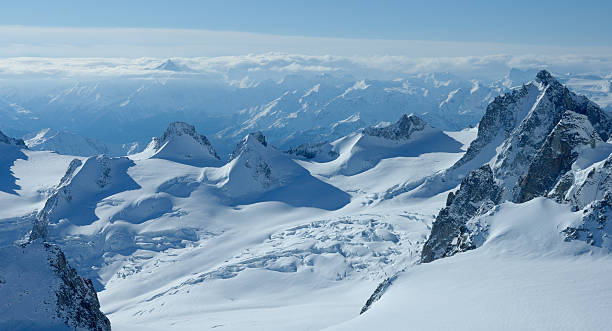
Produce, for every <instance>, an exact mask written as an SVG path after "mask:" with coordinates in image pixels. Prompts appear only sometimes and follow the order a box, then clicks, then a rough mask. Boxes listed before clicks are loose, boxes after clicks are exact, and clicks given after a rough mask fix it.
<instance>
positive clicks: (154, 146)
mask: <svg viewBox="0 0 612 331" xmlns="http://www.w3.org/2000/svg"><path fill="white" fill-rule="evenodd" d="M147 157H149V158H158V159H166V160H171V161H176V162H182V163H186V164H191V165H196V166H215V165H220V164H221V158H220V157H219V155H218V154H217V152H216V151H215V149H214V148H213V146H212V144H211V143H210V141H209V140H208V139H207V138H206V136H203V135H201V134H199V133H197V132H196V130H195V127H194V126H193V125H190V124H187V123H184V122H173V123H171V124H170V125H169V126H168V128H167V129H166V131H165V132H164V134H163V135H162V136H161V137H154V138H153V139H152V140H151V142H150V143H149V144H148V145H147V147H146V148H145V149H144V151H143V152H141V153H139V154H137V155H134V156H133V158H147Z"/></svg>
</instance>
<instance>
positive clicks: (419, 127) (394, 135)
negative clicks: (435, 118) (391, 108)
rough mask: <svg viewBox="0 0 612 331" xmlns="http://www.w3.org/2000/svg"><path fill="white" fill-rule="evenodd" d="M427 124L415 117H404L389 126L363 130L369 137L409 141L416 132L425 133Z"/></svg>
mask: <svg viewBox="0 0 612 331" xmlns="http://www.w3.org/2000/svg"><path fill="white" fill-rule="evenodd" d="M426 127H428V125H427V123H426V122H425V121H423V120H422V119H421V118H419V117H418V116H415V115H412V114H410V115H402V117H400V119H399V120H398V121H397V122H395V123H393V124H391V125H388V126H383V127H378V126H373V127H369V128H366V129H364V130H363V133H364V134H365V135H368V136H374V137H381V138H385V139H389V140H401V139H408V138H410V136H411V135H412V134H413V133H414V132H416V131H423V130H424V129H425V128H426Z"/></svg>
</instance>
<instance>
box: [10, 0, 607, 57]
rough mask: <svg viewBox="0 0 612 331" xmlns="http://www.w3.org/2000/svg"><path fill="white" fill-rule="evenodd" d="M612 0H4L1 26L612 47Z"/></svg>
mask: <svg viewBox="0 0 612 331" xmlns="http://www.w3.org/2000/svg"><path fill="white" fill-rule="evenodd" d="M611 17H612V1H606V0H601V1H589V0H582V1H575V0H574V1H565V0H557V1H550V0H530V1H525V0H513V1H493V0H488V1H481V0H476V1H459V0H456V1H440V0H427V1H410V0H404V1H384V0H378V1H355V0H353V1H344V0H335V1H334V0H328V1H321V0H309V1H289V0H283V1H278V0H260V1H255V0H253V1H234V0H223V1H197V0H182V1H181V0H175V1H169V0H164V1H159V0H147V1H144V0H122V1H118V0H105V1H82V0H74V1H63V0H56V1H48V0H38V1H28V0H20V1H6V2H4V3H3V4H2V10H1V11H0V22H2V25H25V26H68V27H152V28H191V29H208V30H231V31H242V32H257V33H266V34H280V35H300V36H317V37H347V38H368V39H372V38H375V39H404V40H432V41H469V42H475V41H476V42H502V43H527V44H534V43H538V44H541V43H545V44H549V45H564V46H567V45H576V46H581V45H588V46H610V44H612V24H611V23H610V20H611V19H612V18H611Z"/></svg>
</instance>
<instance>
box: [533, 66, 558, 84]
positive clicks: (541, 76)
mask: <svg viewBox="0 0 612 331" xmlns="http://www.w3.org/2000/svg"><path fill="white" fill-rule="evenodd" d="M535 80H536V82H539V83H542V84H545V85H553V84H555V83H556V84H559V82H558V81H557V80H556V79H555V77H553V75H551V74H550V72H548V70H544V69H543V70H540V72H538V74H537V75H536V77H535Z"/></svg>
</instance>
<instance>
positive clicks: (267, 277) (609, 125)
mask: <svg viewBox="0 0 612 331" xmlns="http://www.w3.org/2000/svg"><path fill="white" fill-rule="evenodd" d="M187 69H189V70H191V69H190V68H185V67H183V66H179V64H177V63H174V62H173V61H169V62H165V63H162V64H161V65H160V67H157V68H154V70H159V71H169V72H182V71H183V70H187ZM189 74H194V73H193V72H192V71H189ZM527 75H530V77H531V79H532V80H530V81H527V82H524V80H525V79H526V76H527ZM445 78H448V79H449V80H445ZM294 79H295V80H294V81H293V82H292V81H291V79H287V80H286V81H284V82H281V83H275V82H263V83H261V85H258V86H259V87H258V88H262V89H263V88H265V85H266V84H268V88H270V86H275V88H274V89H272V88H270V90H275V89H276V88H277V87H276V85H282V86H285V87H286V86H292V87H296V88H295V89H293V90H292V91H289V92H287V91H285V92H283V93H282V95H281V96H280V97H278V98H276V99H273V101H272V102H262V103H261V105H260V106H253V107H246V108H244V109H243V111H241V112H239V113H237V114H234V115H232V116H233V117H232V118H233V120H232V125H228V126H227V127H226V129H225V130H223V131H222V132H219V131H217V132H216V133H214V134H213V135H209V136H208V137H207V136H205V135H202V134H200V133H199V130H201V129H200V125H199V123H195V124H196V125H192V124H188V123H186V122H170V124H169V125H168V124H166V125H167V127H166V129H165V130H161V129H160V130H159V132H157V133H154V134H152V136H155V137H154V138H152V139H151V140H150V142H149V143H148V145H146V147H145V148H144V149H143V150H142V151H138V153H130V155H127V154H128V153H119V154H124V155H126V156H118V155H119V154H114V155H113V153H107V152H105V150H104V149H103V148H102V150H97V149H96V147H95V146H96V144H95V143H94V144H89V143H87V144H81V143H80V142H88V141H89V140H87V139H85V140H82V139H79V138H74V139H69V140H68V143H66V144H68V145H69V146H71V147H72V146H79V148H78V149H74V151H79V153H76V152H75V153H74V154H72V155H71V154H70V151H71V150H70V149H62V150H60V149H61V148H64V147H66V146H62V144H59V145H52V144H48V145H45V144H43V143H41V144H39V145H35V144H33V143H31V142H32V140H31V139H28V140H26V141H23V140H20V139H15V138H9V137H8V136H6V135H4V134H0V151H2V154H0V162H2V163H1V164H0V171H2V172H1V173H0V205H1V206H2V207H3V208H0V243H1V244H2V245H0V246H3V247H4V248H2V250H3V253H2V254H0V258H2V259H3V260H2V262H3V263H0V265H1V266H0V296H3V297H8V298H14V300H16V302H18V304H15V305H9V304H5V305H1V306H0V326H2V327H3V328H4V327H6V328H16V327H23V326H29V325H33V326H38V325H54V326H57V327H58V328H77V329H78V328H81V329H88V330H106V329H109V328H110V323H112V326H113V328H114V329H119V330H121V329H130V328H133V327H138V328H143V329H160V330H161V329H169V328H178V329H184V330H190V329H192V330H200V329H203V328H225V329H261V330H271V329H278V330H286V329H290V328H301V329H324V328H329V329H334V330H361V329H363V330H365V329H369V330H371V329H377V328H387V329H405V328H415V329H457V330H474V329H490V328H491V327H493V328H496V329H551V330H552V329H580V328H591V329H605V328H606V327H607V325H609V324H610V323H612V320H611V319H610V315H609V314H608V313H607V311H608V308H609V304H608V303H609V293H611V290H612V284H611V283H610V282H609V281H608V279H607V277H605V275H606V274H609V273H610V272H611V271H612V255H610V252H611V249H612V242H611V241H610V239H609V238H610V235H611V234H612V232H611V231H612V227H611V225H610V223H609V222H608V221H607V220H608V215H609V213H610V209H611V207H610V206H611V205H612V192H611V191H610V190H611V189H612V184H611V183H610V180H609V173H610V171H611V170H610V166H611V165H612V157H611V156H610V155H611V153H612V144H611V143H610V142H609V140H610V135H612V115H610V114H609V113H608V112H607V111H606V110H605V109H604V108H602V107H601V106H600V105H598V104H597V103H595V102H593V101H591V100H590V99H589V98H587V97H585V96H582V95H578V94H576V93H575V92H574V91H573V90H572V89H570V88H568V87H567V86H566V85H563V82H564V80H560V79H557V78H555V77H554V76H553V75H552V74H551V73H549V72H548V71H546V70H541V71H536V72H522V71H516V70H515V71H511V72H510V74H509V75H508V76H507V77H505V78H504V80H500V81H499V85H494V86H491V85H487V86H486V87H485V86H484V85H482V84H480V83H478V82H469V84H464V83H465V82H463V83H456V82H453V80H452V79H450V77H448V76H443V77H440V76H434V75H431V76H422V77H418V78H414V79H413V80H397V81H387V82H381V81H369V80H359V81H357V82H352V83H347V82H346V81H342V80H340V81H336V79H337V78H334V77H318V78H317V80H318V81H319V82H318V83H317V84H315V85H312V83H313V81H310V80H306V81H304V80H302V79H298V78H294ZM572 79H578V78H577V77H576V76H574V77H573V78H569V79H568V80H565V82H567V81H571V80H572ZM417 82H419V83H418V84H421V85H420V87H418V88H417V87H416V86H417ZM517 82H518V83H517ZM177 84H178V83H177ZM283 84H285V85H283ZM298 85H301V88H300V89H298V88H297V86H298ZM425 86H427V87H425ZM436 86H437V87H436ZM253 88H255V87H253ZM247 90H248V89H247ZM425 90H427V91H428V92H425ZM250 92H253V91H250ZM250 92H249V91H246V90H245V91H241V92H240V93H250ZM82 93H84V94H83V95H89V96H91V94H90V92H85V90H83V92H82ZM91 93H93V92H91ZM232 93H237V92H235V91H234V92H232ZM433 94H436V95H437V97H436V98H435V100H436V104H435V107H434V108H435V112H437V115H436V114H432V113H431V112H429V111H427V112H425V111H422V110H423V109H427V107H429V106H426V105H427V104H429V103H430V102H431V101H432V100H433V99H432V100H430V99H428V98H429V97H430V96H431V95H433ZM73 96H74V95H72V96H71V97H73ZM442 96H444V98H442ZM442 99H443V100H442ZM134 100H136V99H134ZM232 102H234V101H232ZM406 105H408V106H410V109H405V106H406ZM375 109H385V112H384V114H377V113H376V112H375V111H374V110H375ZM413 109H414V110H415V111H412V110H413ZM416 110H419V111H416ZM442 114H444V115H442ZM391 116H393V117H391ZM178 117H180V116H178ZM158 119H161V117H160V118H158ZM180 119H181V118H178V120H180ZM443 122H444V123H443ZM476 123H477V127H471V128H470V127H467V128H464V127H465V126H468V124H476ZM8 126H10V124H7V127H8ZM196 128H197V129H196ZM203 128H204V130H203V131H209V128H211V126H207V125H204V126H203ZM48 132H49V131H48ZM212 132H215V131H214V130H213V131H212ZM39 136H40V137H39ZM46 136H47V133H44V134H39V135H36V136H34V137H33V138H32V139H34V141H41V140H44V139H42V138H43V137H46ZM37 137H38V138H39V139H37ZM140 139H141V138H139V137H135V139H131V140H127V141H138V140H140ZM221 140H223V141H225V140H227V141H229V140H233V144H234V146H235V147H234V148H233V151H232V152H231V153H229V152H228V153H225V152H219V151H220V150H225V149H226V148H225V147H223V148H218V147H217V144H216V142H219V141H221ZM56 141H59V142H61V141H66V140H56ZM142 144H143V145H144V142H142ZM35 146H52V147H50V148H51V149H53V150H56V151H55V152H51V151H47V150H37V149H44V147H40V148H36V147H35ZM90 148H92V149H90ZM81 152H83V153H81ZM100 152H102V153H100ZM226 154H227V156H225V155H226ZM18 257H19V258H18ZM16 271H18V272H16ZM19 273H22V274H23V275H24V277H22V278H19V277H18V275H19ZM41 282H43V283H48V284H50V285H49V286H46V287H44V286H43V287H40V286H38V285H37V284H40V283H41ZM551 300H552V301H551ZM40 302H42V305H39V303H40ZM551 302H554V305H551V304H550V303H551ZM493 305H495V306H497V307H498V309H494V310H492V309H491V306H493ZM102 312H103V313H104V314H106V316H107V317H108V319H106V317H105V316H104V314H102ZM109 321H110V322H109ZM24 323H29V324H24ZM45 323H48V324H45Z"/></svg>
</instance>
